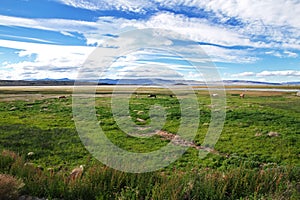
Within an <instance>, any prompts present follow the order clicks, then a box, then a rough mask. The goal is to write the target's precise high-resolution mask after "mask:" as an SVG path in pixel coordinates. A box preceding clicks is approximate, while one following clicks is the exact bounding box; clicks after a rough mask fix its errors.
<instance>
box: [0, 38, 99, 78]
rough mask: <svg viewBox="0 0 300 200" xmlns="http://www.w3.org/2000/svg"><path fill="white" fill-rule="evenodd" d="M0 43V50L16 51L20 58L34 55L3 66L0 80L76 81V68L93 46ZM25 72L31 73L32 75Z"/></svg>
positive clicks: (3, 41)
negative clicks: (72, 79) (28, 58)
mask: <svg viewBox="0 0 300 200" xmlns="http://www.w3.org/2000/svg"><path fill="white" fill-rule="evenodd" d="M0 44H1V46H2V47H5V48H11V49H15V50H16V53H17V54H18V56H19V57H28V56H34V59H33V60H32V61H21V62H18V63H8V62H6V63H2V67H1V68H0V70H1V71H2V72H1V73H0V79H7V77H10V79H23V78H33V77H36V78H47V77H59V78H65V77H70V78H75V77H76V75H77V69H78V67H80V66H81V65H82V64H83V62H84V61H85V59H86V58H87V56H88V55H89V54H90V53H91V52H92V51H93V50H94V48H93V47H84V46H62V45H51V44H37V43H29V42H17V41H9V40H0ZM27 72H31V74H28V73H27ZM33 75H34V76H33ZM26 76H28V77H26ZM29 76H30V77H29Z"/></svg>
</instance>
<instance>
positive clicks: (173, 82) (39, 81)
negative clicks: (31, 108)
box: [0, 78, 300, 86]
mask: <svg viewBox="0 0 300 200" xmlns="http://www.w3.org/2000/svg"><path fill="white" fill-rule="evenodd" d="M74 83H75V80H72V79H68V78H62V79H49V78H47V79H31V80H0V86H51V85H53V86H55V85H74ZM95 83H97V84H98V85H206V83H205V82H203V81H195V80H165V79H100V80H79V81H78V80H76V85H81V84H82V85H94V84H95ZM215 83H218V82H215ZM212 84H214V83H212ZM223 84H224V85H273V86H280V85H300V81H299V82H283V83H273V82H262V81H247V80H223Z"/></svg>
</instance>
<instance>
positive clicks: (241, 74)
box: [231, 72, 255, 77]
mask: <svg viewBox="0 0 300 200" xmlns="http://www.w3.org/2000/svg"><path fill="white" fill-rule="evenodd" d="M247 76H255V73H254V72H242V73H239V74H232V75H231V77H247Z"/></svg>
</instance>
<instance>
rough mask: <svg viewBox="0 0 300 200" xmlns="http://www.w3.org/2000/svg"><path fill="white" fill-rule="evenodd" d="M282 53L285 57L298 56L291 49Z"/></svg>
mask: <svg viewBox="0 0 300 200" xmlns="http://www.w3.org/2000/svg"><path fill="white" fill-rule="evenodd" d="M283 53H284V54H286V55H287V57H291V58H297V57H298V54H297V53H294V52H291V51H284V52H283Z"/></svg>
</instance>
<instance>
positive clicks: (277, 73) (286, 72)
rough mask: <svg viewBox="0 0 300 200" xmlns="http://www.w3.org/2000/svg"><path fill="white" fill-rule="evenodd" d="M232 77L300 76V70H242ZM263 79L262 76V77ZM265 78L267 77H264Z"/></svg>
mask: <svg viewBox="0 0 300 200" xmlns="http://www.w3.org/2000/svg"><path fill="white" fill-rule="evenodd" d="M230 76H231V77H235V78H236V77H237V78H238V77H274V78H276V77H279V76H280V77H299V76H300V71H297V70H281V71H262V72H258V73H254V72H242V73H238V74H232V75H230ZM261 80H262V78H261ZM264 80H265V79H264Z"/></svg>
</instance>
